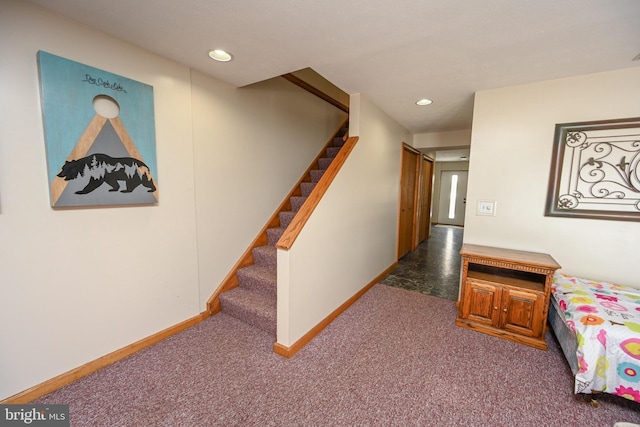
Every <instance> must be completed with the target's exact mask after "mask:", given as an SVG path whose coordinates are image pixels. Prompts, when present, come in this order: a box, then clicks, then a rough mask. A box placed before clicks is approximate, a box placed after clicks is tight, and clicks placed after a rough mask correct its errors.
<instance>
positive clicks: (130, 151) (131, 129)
mask: <svg viewBox="0 0 640 427" xmlns="http://www.w3.org/2000/svg"><path fill="white" fill-rule="evenodd" d="M38 70H39V72H40V90H41V96H42V113H43V122H44V134H45V142H46V147H47V166H48V172H49V173H48V175H49V192H50V198H51V206H53V207H66V206H97V205H130V204H153V203H157V201H158V186H157V176H158V175H157V174H158V171H157V164H156V140H155V122H154V108H153V107H154V106H153V87H152V86H149V85H147V84H144V83H141V82H137V81H135V80H131V79H128V78H126V77H122V76H119V75H117V74H112V73H109V72H107V71H103V70H99V69H97V68H93V67H90V66H88V65H84V64H80V63H78V62H74V61H70V60H68V59H65V58H62V57H59V56H56V55H52V54H50V53H47V52H42V51H40V52H38Z"/></svg>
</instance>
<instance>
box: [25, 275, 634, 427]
mask: <svg viewBox="0 0 640 427" xmlns="http://www.w3.org/2000/svg"><path fill="white" fill-rule="evenodd" d="M455 316H456V308H455V302H453V301H449V300H445V299H441V298H436V297H433V296H429V295H422V294H419V293H417V292H411V291H407V290H404V289H398V288H394V287H390V286H385V285H381V284H378V285H375V286H374V287H373V288H372V289H371V290H370V291H369V292H367V293H366V294H365V295H364V296H363V297H362V298H361V299H360V300H358V301H357V302H356V303H355V304H354V305H352V306H351V307H350V308H349V309H348V310H346V311H345V312H344V313H343V314H342V315H341V316H339V317H338V318H337V319H336V320H335V321H334V322H333V323H332V324H330V325H329V326H328V327H327V328H326V329H325V330H324V331H323V332H322V333H321V334H320V335H318V336H317V337H316V338H315V339H314V340H313V341H312V342H311V343H309V344H308V345H307V346H306V347H304V348H303V349H302V350H301V351H300V352H299V353H297V354H296V355H295V356H294V357H293V358H291V359H284V358H282V357H280V356H277V355H275V354H274V353H273V351H272V346H273V338H272V336H271V335H270V334H269V333H266V332H261V331H259V330H257V329H254V328H252V327H250V326H248V325H246V324H245V323H243V322H241V321H238V320H236V319H234V318H232V317H230V316H227V315H225V314H219V315H217V316H214V317H212V318H210V319H207V320H206V321H204V322H202V323H200V324H198V325H196V326H194V327H193V328H190V329H188V330H186V331H184V332H182V333H180V334H177V335H175V336H173V337H171V338H169V339H167V340H165V341H163V342H161V343H159V344H156V345H155V346H153V347H150V348H148V349H146V350H143V351H141V352H139V353H137V354H135V355H133V356H131V357H129V358H127V359H125V360H123V361H120V362H118V363H116V364H114V365H112V366H109V367H107V368H105V369H103V370H101V371H98V372H96V373H94V374H92V375H90V376H88V377H86V378H84V379H81V380H79V381H77V382H75V383H73V384H70V385H68V386H66V387H64V388H62V389H60V390H58V391H56V392H54V393H52V394H50V395H47V396H45V397H43V398H41V399H39V400H38V401H37V402H34V403H67V404H70V414H71V425H72V426H159V425H162V426H214V425H215V426H218V425H220V426H334V425H345V426H527V427H529V426H581V427H590V426H594V427H603V426H613V424H614V423H615V422H616V421H629V422H636V423H638V422H640V404H638V403H635V402H631V401H627V400H624V399H622V398H617V397H615V396H603V397H602V398H601V406H600V408H597V409H596V408H593V407H592V406H591V405H590V404H589V403H588V402H589V399H587V398H585V397H584V396H580V395H578V396H576V395H574V394H573V391H572V390H573V388H572V377H571V372H570V370H569V367H568V365H567V363H566V362H565V360H564V358H563V356H562V353H561V351H560V350H559V347H558V345H557V344H556V343H555V341H554V339H553V337H552V335H550V334H549V333H548V335H547V341H548V343H549V350H547V351H541V350H536V349H533V348H529V347H527V346H524V345H520V344H515V343H511V342H508V341H504V340H501V339H498V338H495V337H491V336H488V335H485V334H481V333H478V332H475V331H470V330H467V329H463V328H459V327H456V326H455V325H454V321H455Z"/></svg>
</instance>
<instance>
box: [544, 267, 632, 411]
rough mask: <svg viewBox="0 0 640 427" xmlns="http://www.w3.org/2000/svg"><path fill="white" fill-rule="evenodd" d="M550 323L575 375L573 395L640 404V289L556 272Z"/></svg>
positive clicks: (551, 299)
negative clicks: (602, 395)
mask: <svg viewBox="0 0 640 427" xmlns="http://www.w3.org/2000/svg"><path fill="white" fill-rule="evenodd" d="M549 324H550V325H551V328H552V329H553V332H554V333H555V335H556V338H557V339H558V342H559V343H560V347H562V351H563V353H564V355H565V357H566V359H567V361H568V362H569V366H570V367H571V370H572V372H573V374H574V376H575V389H574V392H575V393H584V394H596V393H603V392H604V393H609V394H614V395H617V396H621V397H624V398H626V399H629V400H633V401H636V402H640V289H635V288H631V287H627V286H622V285H615V284H611V283H607V282H596V281H592V280H585V279H581V278H578V277H572V276H569V275H566V274H563V273H558V272H556V273H555V275H554V278H553V283H552V286H551V298H550V304H549Z"/></svg>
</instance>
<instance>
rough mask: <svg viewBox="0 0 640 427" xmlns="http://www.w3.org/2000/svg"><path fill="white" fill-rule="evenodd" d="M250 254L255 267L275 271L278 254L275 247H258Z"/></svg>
mask: <svg viewBox="0 0 640 427" xmlns="http://www.w3.org/2000/svg"><path fill="white" fill-rule="evenodd" d="M252 252H253V261H254V264H255V265H259V266H264V267H269V268H272V269H274V270H275V269H276V267H277V258H278V253H277V249H276V247H275V246H269V245H263V246H258V247H257V248H253V251H252Z"/></svg>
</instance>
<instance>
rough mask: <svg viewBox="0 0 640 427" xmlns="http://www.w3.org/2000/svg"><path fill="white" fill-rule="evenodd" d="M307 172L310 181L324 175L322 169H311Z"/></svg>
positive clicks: (318, 179)
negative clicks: (309, 175)
mask: <svg viewBox="0 0 640 427" xmlns="http://www.w3.org/2000/svg"><path fill="white" fill-rule="evenodd" d="M309 173H310V174H311V182H318V181H320V178H322V175H324V171H323V170H317V169H314V170H311V171H309Z"/></svg>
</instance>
